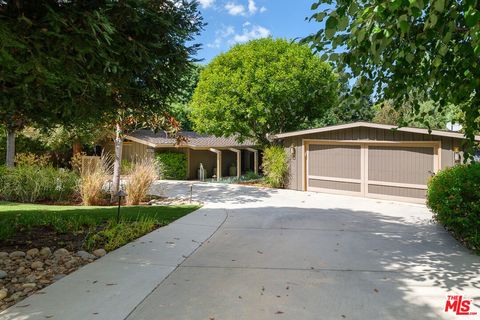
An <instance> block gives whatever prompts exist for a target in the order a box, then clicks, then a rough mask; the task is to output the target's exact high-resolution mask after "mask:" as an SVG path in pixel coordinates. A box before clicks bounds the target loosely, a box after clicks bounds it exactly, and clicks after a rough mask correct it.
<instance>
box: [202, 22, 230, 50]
mask: <svg viewBox="0 0 480 320" xmlns="http://www.w3.org/2000/svg"><path fill="white" fill-rule="evenodd" d="M234 33H235V28H234V27H233V26H223V27H222V29H220V30H217V31H216V32H215V40H214V41H213V42H212V43H208V44H207V47H209V48H220V47H221V46H222V44H223V42H224V40H225V39H226V38H228V37H230V36H231V35H233V34H234Z"/></svg>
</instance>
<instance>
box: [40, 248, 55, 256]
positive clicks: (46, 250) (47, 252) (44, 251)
mask: <svg viewBox="0 0 480 320" xmlns="http://www.w3.org/2000/svg"><path fill="white" fill-rule="evenodd" d="M51 254H52V250H50V248H49V247H45V248H42V250H40V255H41V256H42V257H48V256H50V255H51Z"/></svg>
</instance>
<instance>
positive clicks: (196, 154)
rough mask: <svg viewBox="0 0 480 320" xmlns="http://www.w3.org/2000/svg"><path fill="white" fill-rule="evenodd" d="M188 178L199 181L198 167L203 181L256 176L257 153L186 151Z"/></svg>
mask: <svg viewBox="0 0 480 320" xmlns="http://www.w3.org/2000/svg"><path fill="white" fill-rule="evenodd" d="M187 159H188V177H189V179H191V180H199V179H200V178H201V177H200V172H199V171H200V166H202V167H203V169H204V173H205V176H204V177H205V179H211V178H213V179H215V180H217V181H220V180H221V179H222V178H223V177H237V178H240V177H241V176H242V175H243V174H245V173H247V172H250V171H251V172H254V173H255V174H258V168H259V151H258V150H257V149H254V148H249V147H248V148H208V149H193V148H189V149H187Z"/></svg>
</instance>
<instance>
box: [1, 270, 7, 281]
mask: <svg viewBox="0 0 480 320" xmlns="http://www.w3.org/2000/svg"><path fill="white" fill-rule="evenodd" d="M6 276H8V273H6V272H5V271H3V270H0V279H3V278H5V277H6Z"/></svg>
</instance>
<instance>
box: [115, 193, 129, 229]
mask: <svg viewBox="0 0 480 320" xmlns="http://www.w3.org/2000/svg"><path fill="white" fill-rule="evenodd" d="M116 196H117V198H118V209H117V223H119V222H120V205H121V204H122V198H125V197H126V196H127V193H126V192H125V191H123V190H121V189H120V191H118V192H117V194H116Z"/></svg>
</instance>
